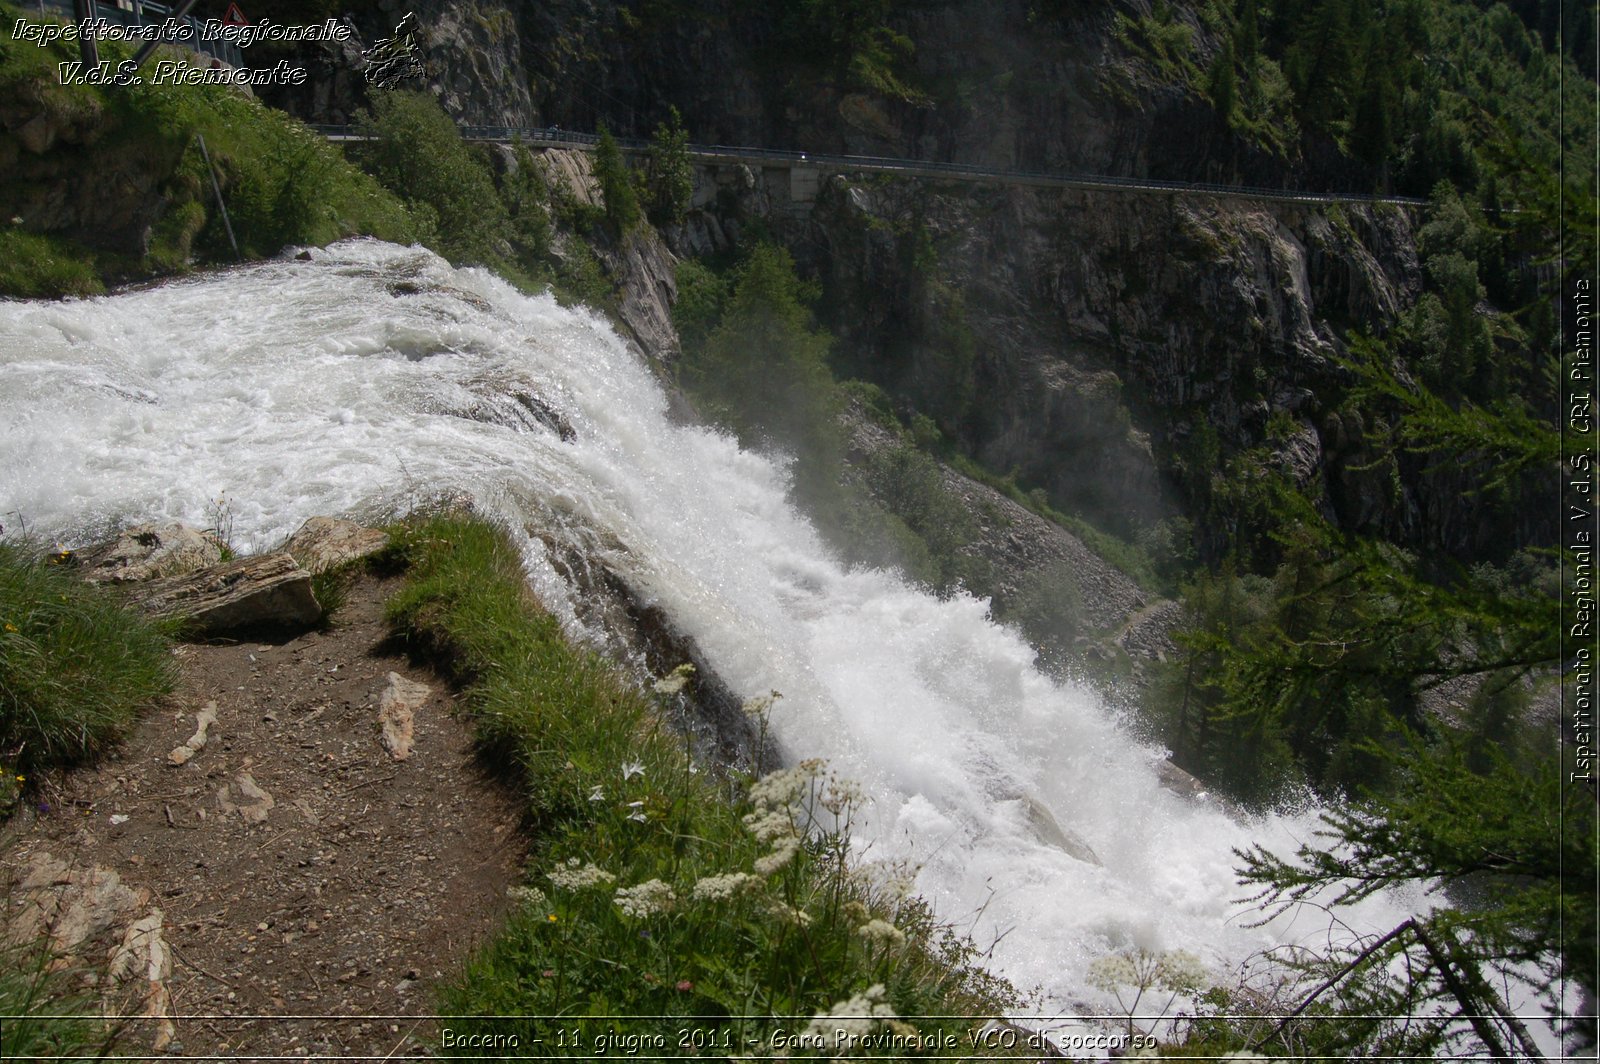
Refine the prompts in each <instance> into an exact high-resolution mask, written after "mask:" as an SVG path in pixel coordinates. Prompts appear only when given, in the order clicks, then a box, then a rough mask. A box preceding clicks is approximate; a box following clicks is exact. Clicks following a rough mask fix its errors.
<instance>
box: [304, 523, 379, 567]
mask: <svg viewBox="0 0 1600 1064" xmlns="http://www.w3.org/2000/svg"><path fill="white" fill-rule="evenodd" d="M388 542H389V536H388V533H386V532H382V531H379V530H378V529H376V528H367V527H365V526H364V525H358V524H356V523H355V522H354V521H350V520H346V519H345V518H342V517H311V518H307V519H306V522H305V524H303V525H301V526H300V527H299V528H298V529H297V530H296V531H295V534H294V535H292V536H290V537H289V541H288V542H287V543H285V544H284V545H283V553H285V554H287V555H289V556H290V557H291V558H293V559H294V560H295V561H296V562H297V563H298V564H299V566H300V567H301V568H302V569H304V570H305V571H306V572H308V573H311V574H313V575H315V574H317V573H323V572H327V571H328V570H330V569H337V568H339V567H340V566H341V565H348V564H350V563H351V562H355V561H359V560H361V559H362V558H367V557H370V556H372V555H373V554H376V553H377V552H378V551H380V550H382V549H383V548H384V547H385V546H386V545H387V544H388Z"/></svg>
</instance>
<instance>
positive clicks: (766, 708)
mask: <svg viewBox="0 0 1600 1064" xmlns="http://www.w3.org/2000/svg"><path fill="white" fill-rule="evenodd" d="M782 697H783V695H781V694H779V693H778V692H777V691H773V692H772V693H770V694H765V695H761V696H760V697H759V698H750V699H746V700H745V703H744V704H743V705H742V706H740V707H739V708H740V709H742V710H744V715H745V716H747V717H749V718H750V719H752V720H765V719H766V718H767V715H768V714H769V713H771V712H772V707H773V704H774V703H776V702H777V701H778V699H780V698H782Z"/></svg>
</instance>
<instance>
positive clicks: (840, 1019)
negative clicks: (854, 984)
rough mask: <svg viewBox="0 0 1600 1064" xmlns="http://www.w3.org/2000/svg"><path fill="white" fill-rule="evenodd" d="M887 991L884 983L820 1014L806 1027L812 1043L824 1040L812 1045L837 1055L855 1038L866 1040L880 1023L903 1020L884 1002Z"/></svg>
mask: <svg viewBox="0 0 1600 1064" xmlns="http://www.w3.org/2000/svg"><path fill="white" fill-rule="evenodd" d="M885 996H886V991H885V990H884V988H883V984H882V983H877V984H874V985H873V986H870V987H868V988H867V989H866V990H865V991H863V992H862V993H859V994H855V995H853V996H851V997H850V998H848V999H846V1000H844V1001H836V1002H834V1004H833V1007H832V1008H831V1009H829V1010H828V1011H827V1012H819V1013H817V1014H816V1016H815V1017H814V1018H813V1019H812V1021H811V1024H810V1025H809V1026H808V1027H807V1028H806V1035H807V1036H808V1040H809V1038H811V1037H816V1038H819V1039H821V1041H820V1042H815V1043H811V1044H817V1045H823V1046H825V1047H826V1048H828V1049H831V1050H832V1051H834V1052H836V1053H837V1052H839V1051H841V1050H844V1049H847V1048H850V1047H851V1042H852V1041H853V1040H854V1039H857V1038H862V1037H865V1036H866V1035H869V1034H871V1033H872V1032H873V1030H874V1029H875V1028H877V1026H878V1025H879V1024H880V1023H884V1022H886V1021H889V1020H896V1019H899V1016H898V1015H897V1014H896V1013H895V1011H894V1009H893V1008H891V1007H890V1006H889V1003H888V1002H886V1001H884V997H885Z"/></svg>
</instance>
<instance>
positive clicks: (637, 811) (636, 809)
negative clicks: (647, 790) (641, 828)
mask: <svg viewBox="0 0 1600 1064" xmlns="http://www.w3.org/2000/svg"><path fill="white" fill-rule="evenodd" d="M628 808H629V809H631V810H633V812H631V813H629V814H628V819H629V820H637V821H638V822H639V823H641V824H643V823H644V822H645V820H646V819H647V818H646V817H645V813H644V803H643V802H629V803H628Z"/></svg>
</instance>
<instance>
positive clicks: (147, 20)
mask: <svg viewBox="0 0 1600 1064" xmlns="http://www.w3.org/2000/svg"><path fill="white" fill-rule="evenodd" d="M21 6H23V7H25V8H26V7H35V8H37V9H38V11H39V12H40V13H41V14H55V15H59V16H61V17H63V18H66V19H67V20H69V21H71V20H73V19H75V18H76V14H75V12H74V11H73V7H72V0H24V3H23V4H22V5H21ZM89 13H90V16H91V17H93V18H103V19H105V20H106V21H107V22H110V23H114V24H116V25H118V26H159V25H161V24H162V23H163V22H166V21H167V19H168V18H169V17H170V16H171V15H172V7H171V5H168V4H162V3H158V2H157V0H105V2H100V0H89ZM183 21H184V22H185V23H186V24H187V25H188V27H189V28H190V29H191V30H193V34H192V36H189V37H187V38H186V39H184V40H181V41H180V40H172V41H167V42H166V43H168V44H173V45H177V46H179V47H182V48H187V49H188V50H189V51H191V52H199V53H200V54H201V55H206V56H210V57H211V58H213V59H220V60H221V61H222V62H224V63H227V64H228V65H229V66H232V67H242V66H244V55H243V53H242V52H240V50H239V46H238V45H237V44H234V43H232V42H231V41H208V40H204V39H202V37H201V30H202V28H203V27H204V26H205V20H204V19H199V18H196V17H194V16H193V15H189V16H186V17H185V18H184V19H183Z"/></svg>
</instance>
